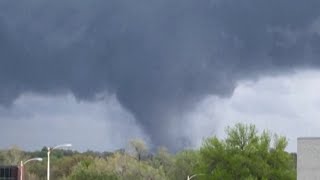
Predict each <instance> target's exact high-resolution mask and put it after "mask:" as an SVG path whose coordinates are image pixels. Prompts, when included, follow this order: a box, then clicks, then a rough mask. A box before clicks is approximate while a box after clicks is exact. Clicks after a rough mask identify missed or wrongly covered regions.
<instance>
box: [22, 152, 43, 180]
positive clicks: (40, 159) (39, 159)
mask: <svg viewBox="0 0 320 180" xmlns="http://www.w3.org/2000/svg"><path fill="white" fill-rule="evenodd" d="M30 161H42V158H39V157H37V158H32V159H28V160H26V161H25V162H23V161H20V180H23V166H24V165H25V164H27V163H28V162H30Z"/></svg>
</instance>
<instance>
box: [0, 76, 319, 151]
mask: <svg viewBox="0 0 320 180" xmlns="http://www.w3.org/2000/svg"><path fill="white" fill-rule="evenodd" d="M319 92H320V71H314V70H312V71H299V72H297V73H295V74H290V75H283V76H276V77H263V78H261V79H259V80H258V81H242V82H239V85H238V86H237V87H236V88H235V91H234V93H233V95H232V96H231V97H228V98H219V97H217V96H214V95H211V96H210V95H209V96H208V97H206V98H204V99H203V100H202V101H201V102H199V103H198V104H197V105H196V106H195V108H194V109H193V110H192V111H191V112H188V113H185V114H183V115H181V114H180V115H179V117H176V118H184V119H185V120H186V122H187V123H186V124H184V125H182V127H183V128H185V131H184V132H183V133H184V134H185V136H186V137H188V138H190V139H192V143H193V144H192V147H199V146H200V145H201V143H202V139H203V138H205V137H209V136H212V135H217V136H219V137H221V138H223V137H225V133H224V129H225V128H226V127H227V126H232V125H233V124H235V123H238V122H242V123H252V124H255V125H256V126H257V127H258V129H259V130H260V131H261V130H264V129H267V130H270V131H271V132H273V133H277V134H280V135H284V136H286V137H287V138H288V139H289V146H288V150H289V151H292V152H295V151H296V143H297V142H296V140H297V137H301V136H320V131H319V129H320V121H319V118H320V112H319V108H320V94H319ZM0 121H1V127H2V130H1V132H0V133H1V135H2V136H3V137H6V138H7V139H6V141H1V143H0V147H2V148H4V147H10V146H12V145H19V146H21V147H23V148H25V149H28V150H34V149H39V148H41V147H42V146H45V145H53V144H59V143H65V142H72V143H73V144H74V148H75V149H78V150H81V151H84V150H88V149H92V150H98V151H106V150H107V151H111V150H115V149H119V148H123V147H125V146H126V143H127V142H128V140H129V139H132V138H142V139H144V140H146V141H149V140H148V137H147V136H146V135H145V134H144V133H143V130H142V129H141V128H140V127H139V125H138V124H137V123H136V120H135V118H134V117H133V115H132V114H130V113H129V112H128V111H126V110H125V109H124V108H123V107H122V106H121V105H120V104H119V102H118V101H117V99H116V98H115V96H113V95H109V96H105V98H104V99H101V100H98V101H92V102H87V101H77V100H76V99H75V98H74V96H73V95H71V94H66V95H58V96H45V95H36V94H31V93H27V94H24V95H22V96H20V97H19V98H18V99H16V100H15V102H14V103H13V105H12V106H11V107H10V108H5V107H2V108H0ZM4 127H5V128H4Z"/></svg>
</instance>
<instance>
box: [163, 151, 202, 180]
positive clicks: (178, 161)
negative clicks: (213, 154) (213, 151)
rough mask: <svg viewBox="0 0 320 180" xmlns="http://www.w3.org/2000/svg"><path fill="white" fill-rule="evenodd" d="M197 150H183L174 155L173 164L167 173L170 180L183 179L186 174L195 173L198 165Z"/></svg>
mask: <svg viewBox="0 0 320 180" xmlns="http://www.w3.org/2000/svg"><path fill="white" fill-rule="evenodd" d="M199 161H200V156H199V151H195V150H184V151H181V152H179V153H177V154H176V155H175V157H174V166H173V167H172V171H171V172H170V174H169V177H170V179H171V180H185V179H186V178H187V176H190V175H193V174H195V173H196V169H197V168H198V166H199Z"/></svg>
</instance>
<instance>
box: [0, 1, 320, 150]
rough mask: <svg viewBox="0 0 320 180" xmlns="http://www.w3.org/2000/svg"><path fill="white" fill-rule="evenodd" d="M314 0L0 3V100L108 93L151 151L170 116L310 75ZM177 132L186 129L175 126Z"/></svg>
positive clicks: (165, 137)
mask: <svg viewBox="0 0 320 180" xmlns="http://www.w3.org/2000/svg"><path fill="white" fill-rule="evenodd" d="M319 15H320V1H318V0H307V1H300V0H281V1H279V0H242V1H240V0H176V1H172V0H157V1H156V0H141V1H129V0H109V1H102V0H91V1H85V0H68V1H65V0H63V1H62V0H56V1H41V0H32V1H9V0H2V1H1V2H0V17H1V18H0V58H1V60H0V101H1V102H2V103H3V104H10V102H12V101H13V100H14V99H15V98H17V97H18V96H19V95H20V94H21V93H24V92H30V91H31V92H35V93H44V94H46V93H59V92H64V91H71V92H73V94H74V95H75V96H76V97H77V98H79V99H87V100H90V99H92V98H93V97H94V96H95V95H96V94H97V93H100V92H104V91H106V90H107V91H108V92H112V93H115V94H116V95H117V98H118V100H119V101H120V103H121V104H122V105H123V106H124V107H125V108H127V109H128V110H129V111H130V112H132V113H133V115H134V116H135V118H136V119H137V121H138V122H139V123H140V125H141V126H142V127H143V128H144V130H145V131H146V133H148V134H149V135H150V137H151V138H152V140H153V141H154V142H155V143H156V144H157V145H163V144H164V145H167V146H169V147H171V148H174V147H177V146H178V145H177V139H180V138H182V140H181V139H180V141H182V142H183V137H179V136H177V137H171V135H172V133H170V132H167V131H177V132H178V133H176V134H179V128H178V127H172V122H170V119H171V118H170V117H172V116H173V115H177V114H180V113H183V112H185V111H186V110H188V109H190V108H192V105H193V103H194V102H196V101H198V100H199V99H201V98H202V97H204V96H206V95H208V94H215V95H219V96H227V95H230V94H231V93H232V91H233V90H234V87H235V85H236V82H237V80H239V79H242V78H253V77H256V76H258V75H261V74H265V73H268V72H272V73H274V72H276V73H277V72H282V71H288V70H290V69H292V68H299V67H304V68H305V67H311V66H317V65H318V64H319V63H318V59H319V48H320V36H319V34H320V17H319ZM181 123H183V120H181V121H180V122H178V123H177V124H181Z"/></svg>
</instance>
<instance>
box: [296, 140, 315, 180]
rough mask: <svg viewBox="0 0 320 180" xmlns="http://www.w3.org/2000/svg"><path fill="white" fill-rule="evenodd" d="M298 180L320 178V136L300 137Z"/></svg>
mask: <svg viewBox="0 0 320 180" xmlns="http://www.w3.org/2000/svg"><path fill="white" fill-rule="evenodd" d="M297 144H298V149H297V176H298V180H320V137H301V138H298V143H297Z"/></svg>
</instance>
